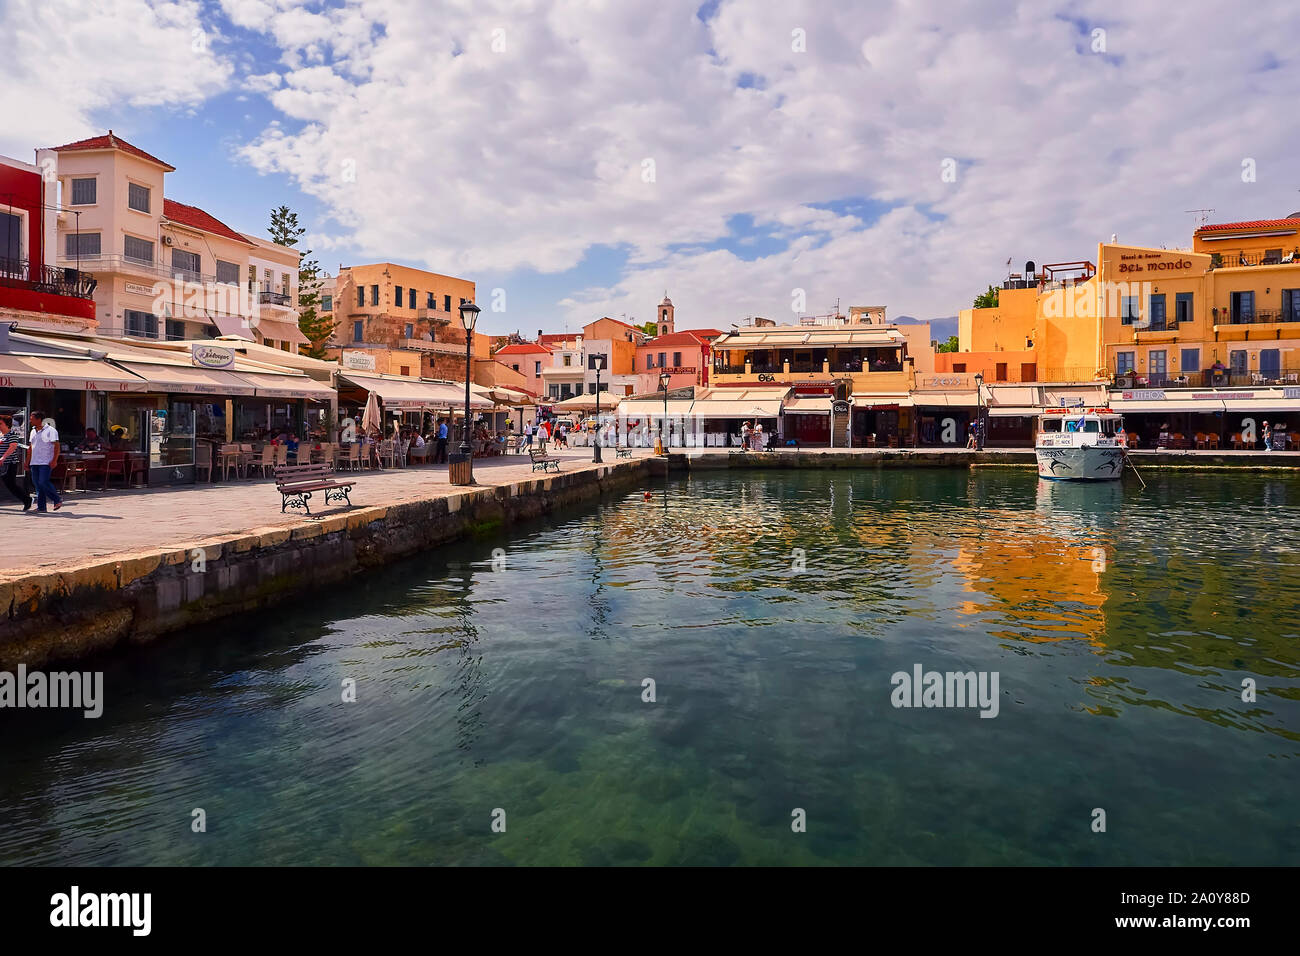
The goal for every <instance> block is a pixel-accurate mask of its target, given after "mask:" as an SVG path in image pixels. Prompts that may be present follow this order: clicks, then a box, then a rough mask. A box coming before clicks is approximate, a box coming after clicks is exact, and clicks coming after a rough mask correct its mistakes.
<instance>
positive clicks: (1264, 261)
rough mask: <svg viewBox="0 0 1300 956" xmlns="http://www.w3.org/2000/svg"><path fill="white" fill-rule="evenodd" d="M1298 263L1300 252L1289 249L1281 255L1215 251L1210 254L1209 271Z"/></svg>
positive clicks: (1241, 251)
mask: <svg viewBox="0 0 1300 956" xmlns="http://www.w3.org/2000/svg"><path fill="white" fill-rule="evenodd" d="M1292 263H1300V250H1297V249H1290V250H1285V251H1283V252H1282V253H1280V254H1279V253H1276V252H1275V253H1273V254H1272V255H1270V254H1269V253H1266V252H1260V251H1259V250H1258V249H1256V250H1253V251H1247V250H1245V249H1215V250H1214V251H1213V252H1211V253H1210V268H1211V269H1231V268H1234V267H1236V266H1277V265H1291V264H1292Z"/></svg>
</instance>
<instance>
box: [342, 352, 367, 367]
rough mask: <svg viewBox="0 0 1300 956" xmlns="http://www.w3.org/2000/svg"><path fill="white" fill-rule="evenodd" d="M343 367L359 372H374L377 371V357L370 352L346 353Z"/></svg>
mask: <svg viewBox="0 0 1300 956" xmlns="http://www.w3.org/2000/svg"><path fill="white" fill-rule="evenodd" d="M343 367H344V368H350V369H353V370H355V371H358V372H373V371H374V370H375V357H374V356H373V355H371V354H370V353H369V352H344V353H343Z"/></svg>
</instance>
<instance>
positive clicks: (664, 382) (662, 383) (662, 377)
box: [659, 372, 673, 455]
mask: <svg viewBox="0 0 1300 956" xmlns="http://www.w3.org/2000/svg"><path fill="white" fill-rule="evenodd" d="M672 380H673V377H672V376H671V375H669V374H668V373H667V372H660V373H659V387H660V388H662V389H663V390H664V417H663V419H662V420H661V421H660V422H659V443H660V444H661V445H663V449H664V454H665V455H666V454H668V439H667V437H666V436H665V434H664V433H665V432H666V431H667V430H668V383H669V382H671V381H672Z"/></svg>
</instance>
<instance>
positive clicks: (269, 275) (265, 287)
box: [262, 269, 275, 292]
mask: <svg viewBox="0 0 1300 956" xmlns="http://www.w3.org/2000/svg"><path fill="white" fill-rule="evenodd" d="M274 281H275V273H274V272H272V271H271V270H270V269H263V270H262V291H263V292H270V291H271V283H272V282H274Z"/></svg>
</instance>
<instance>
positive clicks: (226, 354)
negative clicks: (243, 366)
mask: <svg viewBox="0 0 1300 956" xmlns="http://www.w3.org/2000/svg"><path fill="white" fill-rule="evenodd" d="M190 354H191V356H192V357H193V359H194V364H195V365H197V366H199V367H200V368H230V367H231V366H233V365H234V364H235V350H234V349H228V348H224V347H222V346H220V345H195V346H193V349H192V351H191V353H190Z"/></svg>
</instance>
